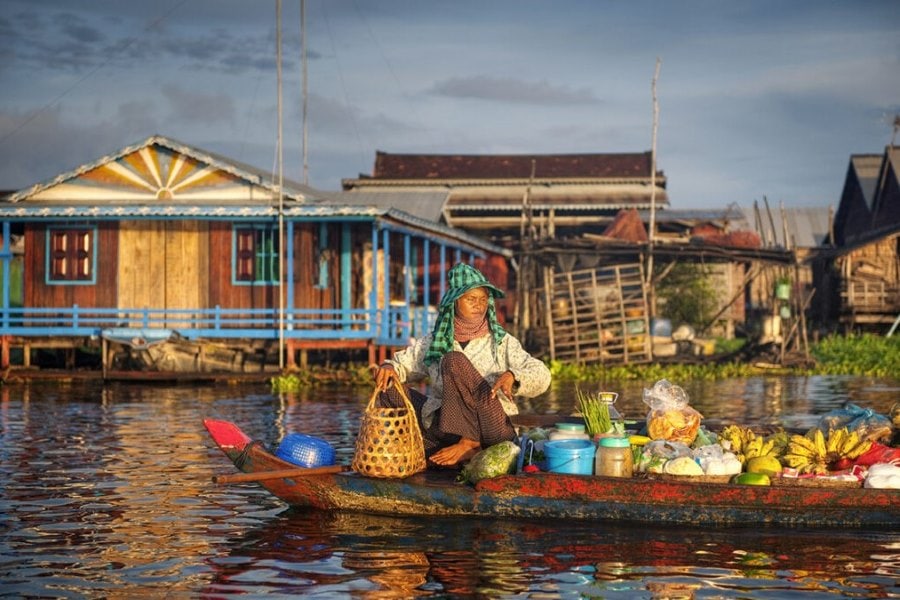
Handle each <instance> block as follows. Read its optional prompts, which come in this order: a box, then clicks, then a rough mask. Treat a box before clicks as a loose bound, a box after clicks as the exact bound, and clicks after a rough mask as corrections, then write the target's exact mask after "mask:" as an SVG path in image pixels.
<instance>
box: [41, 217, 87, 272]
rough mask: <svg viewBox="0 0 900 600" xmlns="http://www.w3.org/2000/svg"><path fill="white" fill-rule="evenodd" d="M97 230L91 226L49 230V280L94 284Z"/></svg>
mask: <svg viewBox="0 0 900 600" xmlns="http://www.w3.org/2000/svg"><path fill="white" fill-rule="evenodd" d="M95 235H96V234H95V231H94V230H93V229H89V228H80V229H78V228H50V229H48V230H47V283H56V284H80V283H94V282H95V275H96V266H95V262H94V261H95V257H96V252H95V251H94V238H95Z"/></svg>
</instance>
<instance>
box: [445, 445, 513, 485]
mask: <svg viewBox="0 0 900 600" xmlns="http://www.w3.org/2000/svg"><path fill="white" fill-rule="evenodd" d="M518 456H519V447H518V446H517V445H516V444H515V442H508V441H507V442H500V443H499V444H494V445H493V446H490V447H488V448H485V449H484V450H482V451H481V452H479V453H478V454H476V455H475V456H473V457H472V460H470V461H469V462H468V463H467V464H466V466H464V467H463V469H462V472H461V473H460V476H461V477H462V479H463V480H465V481H468V482H469V483H478V482H479V481H481V480H482V479H490V478H491V477H498V476H500V475H506V474H508V473H512V472H513V471H514V470H515V467H516V459H517V458H518Z"/></svg>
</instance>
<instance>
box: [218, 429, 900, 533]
mask: <svg viewBox="0 0 900 600" xmlns="http://www.w3.org/2000/svg"><path fill="white" fill-rule="evenodd" d="M204 425H205V426H206V428H207V430H208V431H209V433H210V435H211V436H212V437H213V439H214V440H215V441H216V443H217V444H218V446H219V447H220V448H221V449H222V451H223V452H224V453H225V454H226V455H227V456H228V457H229V458H230V459H231V460H232V462H233V463H234V464H235V466H236V467H237V468H238V469H239V470H241V471H242V472H245V473H254V472H264V471H271V470H280V469H286V468H291V467H294V465H291V464H290V463H287V462H285V461H283V460H281V459H279V458H278V457H276V456H274V455H273V454H270V453H269V452H267V451H266V450H265V449H264V448H263V447H261V445H259V444H256V443H252V440H251V439H250V438H249V437H248V436H247V435H246V434H244V433H243V432H242V431H241V430H240V429H239V428H238V427H237V426H236V425H234V424H233V423H230V422H228V421H217V420H212V419H207V420H205V421H204ZM454 479H455V473H453V472H448V471H437V472H424V473H419V474H416V475H413V476H411V477H408V478H405V479H375V478H369V477H363V476H360V475H358V474H357V473H353V472H345V473H337V474H326V475H308V476H307V475H304V476H302V477H294V478H281V479H268V480H265V481H260V482H259V483H260V485H262V486H263V487H265V488H266V489H267V490H268V491H269V492H271V493H272V494H273V495H275V496H277V497H278V498H280V499H281V500H283V501H284V502H286V503H288V504H290V505H292V506H296V507H312V508H317V509H324V510H348V511H357V512H366V513H373V514H394V515H397V514H399V515H434V516H477V517H490V518H522V519H541V520H547V519H576V520H585V521H626V522H640V523H657V524H672V525H686V524H691V525H701V526H702V525H708V526H723V525H739V526H757V525H772V526H798V527H878V528H880V529H887V530H898V529H900V491H897V490H876V489H865V488H846V487H833V488H832V487H824V488H809V487H795V486H747V485H734V484H724V483H695V482H690V481H673V480H668V479H667V480H652V479H646V478H640V477H634V478H629V479H620V478H611V477H593V476H585V475H566V474H558V473H533V474H527V475H507V476H503V477H496V478H493V479H487V480H484V481H481V482H480V483H479V484H478V485H476V486H474V487H473V486H471V485H468V484H464V483H456V482H455V481H454Z"/></svg>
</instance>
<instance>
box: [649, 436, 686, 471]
mask: <svg viewBox="0 0 900 600" xmlns="http://www.w3.org/2000/svg"><path fill="white" fill-rule="evenodd" d="M681 456H688V457H690V456H691V449H690V448H689V447H688V446H687V445H686V444H683V443H681V442H669V441H667V440H654V441H652V442H648V443H647V444H645V445H644V448H643V450H642V451H641V455H640V457H638V460H637V464H636V465H635V470H636V471H637V472H639V473H662V472H663V468H664V467H665V464H666V462H668V461H669V460H672V459H673V458H678V457H681Z"/></svg>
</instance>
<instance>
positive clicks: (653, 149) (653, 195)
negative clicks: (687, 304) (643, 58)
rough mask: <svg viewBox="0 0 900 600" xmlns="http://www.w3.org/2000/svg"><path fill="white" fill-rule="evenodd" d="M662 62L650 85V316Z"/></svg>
mask: <svg viewBox="0 0 900 600" xmlns="http://www.w3.org/2000/svg"><path fill="white" fill-rule="evenodd" d="M661 65H662V60H661V59H660V58H659V57H658V56H657V57H656V70H655V71H654V73H653V82H652V83H651V86H650V87H651V95H652V97H653V130H652V133H651V140H650V227H649V229H650V231H648V232H647V234H648V240H649V241H648V244H647V249H648V252H647V274H646V283H647V288H648V290H649V292H650V300H649V304H650V316H656V294H655V293H654V292H653V287H652V286H651V280H652V279H653V242H654V238H655V237H656V134H657V130H658V129H659V101H658V100H657V97H656V82H657V80H658V79H659V69H660V66H661Z"/></svg>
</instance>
